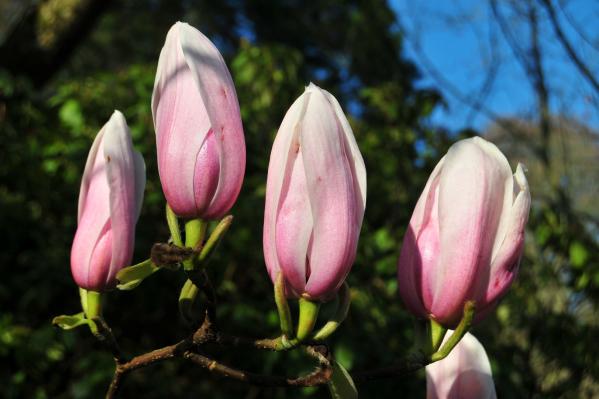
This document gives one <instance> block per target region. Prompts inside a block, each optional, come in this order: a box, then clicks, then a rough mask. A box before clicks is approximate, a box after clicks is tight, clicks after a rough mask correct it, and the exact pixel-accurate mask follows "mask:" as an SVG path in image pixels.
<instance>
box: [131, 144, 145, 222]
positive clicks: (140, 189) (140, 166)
mask: <svg viewBox="0 0 599 399" xmlns="http://www.w3.org/2000/svg"><path fill="white" fill-rule="evenodd" d="M133 164H134V167H135V215H136V216H135V220H137V219H139V214H140V213H141V206H142V204H143V200H144V191H145V189H146V163H145V162H144V158H143V156H142V155H141V153H139V152H138V151H133Z"/></svg>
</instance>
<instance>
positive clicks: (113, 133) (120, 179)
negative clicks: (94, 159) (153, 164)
mask: <svg viewBox="0 0 599 399" xmlns="http://www.w3.org/2000/svg"><path fill="white" fill-rule="evenodd" d="M105 128H106V134H105V137H104V157H105V163H106V178H107V179H108V186H109V188H110V197H109V198H110V221H111V223H110V224H111V227H110V228H111V237H112V261H111V264H110V271H109V273H108V278H107V280H106V283H107V285H108V286H110V285H112V284H114V282H115V278H116V273H117V272H118V271H119V270H120V269H122V268H123V267H124V266H127V265H129V264H130V263H131V257H132V255H133V245H134V242H135V224H136V222H137V212H138V209H137V208H138V203H137V200H136V195H138V194H137V192H136V191H137V190H139V187H138V186H139V183H136V173H135V158H134V156H133V144H132V143H131V134H130V133H129V128H128V127H127V122H126V121H125V118H124V117H123V114H121V113H120V112H118V111H115V112H114V114H113V115H112V117H111V118H110V120H109V121H108V123H107V124H106V127H105Z"/></svg>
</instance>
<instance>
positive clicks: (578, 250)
mask: <svg viewBox="0 0 599 399" xmlns="http://www.w3.org/2000/svg"><path fill="white" fill-rule="evenodd" d="M588 258H589V251H588V250H587V249H586V247H585V246H584V245H583V244H582V243H581V242H579V241H574V242H572V244H570V263H571V264H572V266H573V267H575V268H579V267H582V266H584V265H585V263H586V262H587V260H588Z"/></svg>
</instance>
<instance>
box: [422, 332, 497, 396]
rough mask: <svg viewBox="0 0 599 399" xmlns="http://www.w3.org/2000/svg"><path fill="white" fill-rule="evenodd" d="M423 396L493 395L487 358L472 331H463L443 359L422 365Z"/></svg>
mask: <svg viewBox="0 0 599 399" xmlns="http://www.w3.org/2000/svg"><path fill="white" fill-rule="evenodd" d="M450 335H451V331H449V333H448V334H447V337H449V336H450ZM426 398H427V399H496V398H497V395H496V393H495V384H493V375H492V373H491V364H489V358H488V357H487V354H486V352H485V348H483V346H482V345H481V344H480V342H478V340H477V339H476V338H475V337H474V336H473V335H472V334H470V333H467V334H466V335H465V336H464V337H463V338H462V340H461V341H460V342H459V343H458V344H457V345H456V347H455V348H453V350H452V351H451V353H450V354H449V355H448V356H447V357H446V358H445V359H443V360H440V361H438V362H435V363H432V364H429V365H428V366H426Z"/></svg>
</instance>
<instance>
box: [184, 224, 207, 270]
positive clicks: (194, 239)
mask: <svg viewBox="0 0 599 399" xmlns="http://www.w3.org/2000/svg"><path fill="white" fill-rule="evenodd" d="M207 227H208V223H207V222H205V221H204V220H202V219H191V220H188V221H187V222H186V223H185V246H186V247H188V248H193V250H194V251H196V250H199V249H200V247H201V245H202V243H203V242H204V237H205V236H206V229H207ZM195 258H196V256H195V254H194V256H192V257H191V258H190V259H187V260H185V261H183V268H184V269H185V270H186V271H190V270H194V269H195Z"/></svg>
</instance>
